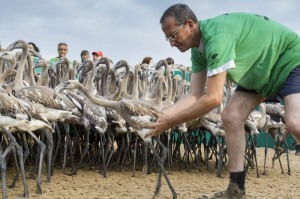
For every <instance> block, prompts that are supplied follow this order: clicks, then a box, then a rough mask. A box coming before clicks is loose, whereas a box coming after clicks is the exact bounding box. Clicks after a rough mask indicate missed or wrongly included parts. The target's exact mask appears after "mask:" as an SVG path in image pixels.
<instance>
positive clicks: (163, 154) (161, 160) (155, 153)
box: [149, 138, 177, 198]
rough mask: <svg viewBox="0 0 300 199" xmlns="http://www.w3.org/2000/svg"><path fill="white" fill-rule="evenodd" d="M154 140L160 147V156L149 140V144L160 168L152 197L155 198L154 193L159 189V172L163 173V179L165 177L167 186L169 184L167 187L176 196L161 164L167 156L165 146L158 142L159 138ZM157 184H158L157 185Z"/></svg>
mask: <svg viewBox="0 0 300 199" xmlns="http://www.w3.org/2000/svg"><path fill="white" fill-rule="evenodd" d="M154 139H155V138H154ZM155 140H156V141H157V143H158V144H159V145H160V146H161V147H162V158H160V157H159V155H158V153H157V151H156V150H155V148H154V146H153V145H152V143H151V142H149V146H150V148H151V149H152V151H153V154H154V156H155V158H156V159H157V162H158V166H159V167H160V170H159V178H158V182H157V187H156V191H155V193H154V196H153V198H155V196H156V195H157V194H158V193H159V191H160V186H161V183H160V180H161V177H160V176H161V173H163V175H164V177H165V179H166V181H167V183H168V186H169V188H170V190H171V192H172V195H173V198H177V194H176V192H175V190H174V188H173V186H172V185H171V182H170V180H169V178H168V176H167V174H166V171H165V169H164V165H163V164H164V161H165V158H166V156H167V151H166V150H167V148H166V147H165V146H164V145H163V144H162V143H161V142H160V140H159V139H155ZM158 186H159V187H158Z"/></svg>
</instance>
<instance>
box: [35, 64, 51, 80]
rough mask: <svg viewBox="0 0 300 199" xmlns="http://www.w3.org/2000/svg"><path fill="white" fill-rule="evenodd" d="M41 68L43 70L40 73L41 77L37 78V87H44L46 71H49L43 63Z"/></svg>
mask: <svg viewBox="0 0 300 199" xmlns="http://www.w3.org/2000/svg"><path fill="white" fill-rule="evenodd" d="M42 68H43V73H42V76H41V77H40V78H39V80H38V82H37V85H39V86H41V85H43V86H46V84H45V81H46V79H47V77H48V69H49V66H48V65H47V63H46V62H43V64H42Z"/></svg>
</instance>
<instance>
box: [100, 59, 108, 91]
mask: <svg viewBox="0 0 300 199" xmlns="http://www.w3.org/2000/svg"><path fill="white" fill-rule="evenodd" d="M104 59H105V66H106V70H105V72H104V77H103V81H102V92H103V95H104V96H107V95H109V91H108V74H109V70H110V67H109V60H108V58H106V57H105V58H104Z"/></svg>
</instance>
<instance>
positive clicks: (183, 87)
mask: <svg viewBox="0 0 300 199" xmlns="http://www.w3.org/2000/svg"><path fill="white" fill-rule="evenodd" d="M0 49H1V47H0ZM16 49H20V50H21V51H18V52H16V53H13V51H14V50H16ZM32 56H36V57H38V58H39V59H40V60H39V61H38V62H37V63H36V64H33V61H32ZM0 66H1V70H0V83H1V87H0V95H1V96H0V127H1V134H0V137H1V140H0V141H1V145H0V167H1V182H2V196H3V198H6V197H7V195H6V183H7V182H6V168H7V167H14V168H15V169H16V176H15V177H14V180H13V182H12V184H11V185H10V186H9V187H10V188H13V187H14V186H15V183H16V181H17V180H18V179H19V176H20V174H21V178H22V182H23V187H24V193H23V194H22V195H23V196H24V197H26V196H28V194H29V192H28V188H27V184H26V179H27V178H36V179H37V190H36V192H37V193H38V194H42V181H41V175H42V165H43V163H44V162H45V164H46V168H47V180H46V182H48V183H49V182H50V178H51V176H52V175H53V168H54V167H61V169H62V172H64V173H66V174H68V175H76V171H77V169H80V168H82V167H88V168H90V169H95V170H97V171H99V173H100V174H102V175H103V177H107V175H106V170H107V169H117V170H119V171H123V170H124V169H130V170H132V171H133V174H132V176H135V170H136V169H138V170H142V171H143V172H145V173H151V172H153V171H154V172H158V173H159V175H158V182H157V187H156V190H155V193H154V197H155V196H156V195H157V194H158V193H159V190H160V186H161V177H162V175H164V178H165V179H166V181H167V183H168V185H169V187H170V190H171V192H172V195H173V198H176V197H177V194H176V192H175V190H174V189H173V187H172V184H171V182H170V181H169V179H168V176H167V173H166V171H165V168H167V170H168V172H171V171H172V170H174V168H175V167H176V168H178V169H180V170H181V169H183V168H184V169H186V171H187V172H188V171H190V169H198V170H199V171H201V170H202V166H203V165H204V166H206V167H207V168H208V164H209V162H210V160H213V159H214V160H216V167H217V176H218V177H221V176H222V165H223V164H225V163H226V161H227V156H226V144H225V141H224V139H223V138H224V136H225V132H224V129H223V127H222V121H221V115H220V113H221V111H222V106H220V107H219V108H218V109H216V110H213V111H211V112H209V113H208V114H206V115H204V116H203V117H199V118H197V119H195V120H193V121H189V122H187V123H184V124H181V125H179V126H176V127H174V128H172V129H169V130H168V131H166V132H165V133H164V134H162V135H161V136H159V137H152V138H144V136H145V134H146V133H147V132H149V131H150V129H147V128H146V127H147V126H148V125H149V124H151V123H152V122H154V121H155V120H156V117H155V115H153V113H152V112H151V109H152V110H155V111H157V112H160V111H161V110H163V109H164V108H166V107H168V106H171V105H172V104H173V103H175V102H176V101H177V100H179V99H180V98H182V97H183V96H184V95H185V94H186V93H187V91H188V87H189V83H188V82H187V81H186V67H185V66H183V65H175V66H174V67H172V68H171V67H170V66H169V65H168V64H167V62H166V60H160V61H159V62H158V63H157V64H156V65H155V67H150V66H148V65H147V64H136V65H135V66H134V67H131V66H130V65H129V64H128V62H127V61H126V60H120V61H119V62H117V63H116V64H115V65H112V64H111V63H110V61H109V59H108V58H106V57H103V58H101V59H100V60H99V61H97V62H96V63H94V62H93V61H91V60H84V61H83V62H82V63H78V62H77V61H76V60H74V61H73V64H72V66H71V65H70V62H69V60H68V59H67V58H66V57H62V58H60V59H59V60H58V61H57V62H56V63H55V64H54V65H53V66H50V63H49V62H48V61H46V60H44V59H42V56H41V55H40V54H39V53H37V52H35V51H32V50H29V49H28V44H27V43H26V42H25V41H23V40H18V41H16V42H14V43H12V44H11V45H9V46H8V47H7V48H6V52H1V54H0ZM38 67H41V68H42V73H41V74H38V73H36V72H35V68H38ZM174 70H180V71H181V72H182V75H174ZM233 92H234V86H233V85H232V84H231V83H229V82H227V84H226V88H225V89H224V101H223V106H225V105H226V102H227V101H228V100H229V98H230V96H231V94H232V93H233ZM262 130H263V131H264V132H266V133H269V134H271V136H272V137H273V139H274V141H275V142H276V147H275V149H276V150H275V154H274V157H273V160H274V161H275V159H279V161H280V155H281V154H282V153H284V152H287V150H288V148H289V146H288V145H287V143H286V140H285V138H286V137H287V135H288V130H287V129H286V126H285V124H284V109H283V106H282V105H280V104H278V103H262V104H261V105H260V107H259V110H254V111H253V112H252V113H251V114H250V116H249V117H248V119H247V121H246V122H245V132H246V134H245V135H246V136H245V137H246V139H247V148H246V156H245V159H246V167H247V168H248V167H251V168H255V167H256V168H258V167H257V161H256V153H255V144H256V143H255V142H256V137H257V135H258V134H259V133H260V131H262ZM283 146H285V147H283ZM266 154H267V148H266ZM266 154H265V155H266ZM287 154H288V153H287ZM280 164H281V161H280ZM66 168H70V169H71V170H70V171H66ZM288 173H290V169H289V170H288ZM264 174H265V171H264ZM257 175H258V176H259V172H258V170H257ZM54 177H55V176H54Z"/></svg>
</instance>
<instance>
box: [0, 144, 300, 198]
mask: <svg viewBox="0 0 300 199" xmlns="http://www.w3.org/2000/svg"><path fill="white" fill-rule="evenodd" d="M257 151H258V161H259V162H258V164H259V173H260V174H262V172H263V158H264V149H263V148H258V149H257ZM273 154H274V151H273V150H272V149H269V155H268V159H267V167H266V171H267V173H266V174H267V175H260V178H257V177H256V170H254V169H249V170H248V174H247V177H246V192H247V198H299V197H300V186H299V184H300V181H299V179H300V164H299V161H300V157H299V156H295V152H294V151H290V153H289V154H290V155H289V156H290V165H291V172H292V173H291V175H287V174H286V172H287V161H286V155H282V163H283V169H284V171H285V173H284V174H281V169H280V166H279V162H278V160H276V162H275V167H274V168H272V160H271V158H272V156H273ZM214 162H215V161H213V160H211V161H210V167H209V169H208V170H207V169H206V168H204V165H203V166H202V172H199V171H198V170H196V169H193V170H191V172H190V173H187V172H186V171H185V170H183V171H178V170H175V169H174V170H173V171H171V173H170V174H169V175H168V176H169V178H170V180H171V183H172V185H173V186H174V189H175V191H176V192H177V194H178V198H198V196H200V195H201V194H204V193H211V192H216V191H221V190H223V189H226V187H227V185H228V181H229V178H228V176H229V171H228V165H227V166H226V167H225V170H224V172H223V176H224V178H218V177H216V168H215V167H214ZM14 173H15V172H14V170H13V169H9V170H8V172H7V184H10V183H11V182H12V177H13V175H14ZM131 175H132V171H131V170H130V171H123V172H118V171H114V170H110V171H108V172H107V176H108V177H107V178H103V177H102V176H101V175H100V174H99V173H98V172H97V171H95V170H94V171H92V170H88V169H80V170H78V174H77V175H75V176H68V175H65V174H63V173H62V172H61V170H60V169H59V168H56V169H55V171H54V175H53V176H52V178H51V182H50V183H44V182H43V184H42V188H43V194H42V195H37V194H36V193H35V190H36V181H35V180H32V179H28V180H27V183H28V188H29V197H28V198H41V199H42V198H43V199H48V198H49V199H50V198H51V199H53V198H54V199H55V198H66V199H67V198H70V199H71V198H72V199H73V198H93V199H94V198H122V199H126V198H128V199H132V198H152V197H153V194H154V190H155V186H156V182H157V176H158V175H157V173H151V174H149V175H144V174H142V172H141V171H137V172H136V177H131ZM42 177H43V180H45V179H46V173H45V172H43V176H42ZM22 192H23V188H22V184H21V181H20V180H19V181H18V183H17V185H16V187H15V188H14V189H7V194H8V198H17V196H18V195H20V194H22ZM1 194H2V193H1ZM1 197H2V195H1ZM156 198H158V199H159V198H172V195H171V191H170V190H169V188H168V186H167V183H166V181H165V180H164V178H163V180H162V188H161V191H160V194H159V195H158V196H157V197H156Z"/></svg>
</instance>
